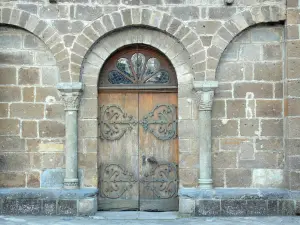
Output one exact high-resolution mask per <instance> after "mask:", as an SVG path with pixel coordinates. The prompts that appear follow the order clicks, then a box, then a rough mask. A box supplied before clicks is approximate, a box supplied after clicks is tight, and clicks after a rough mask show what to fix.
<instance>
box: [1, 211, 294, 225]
mask: <svg viewBox="0 0 300 225" xmlns="http://www.w3.org/2000/svg"><path fill="white" fill-rule="evenodd" d="M0 224H1V225H17V224H18V225H19V224H22V225H48V224H49V225H50V224H51V225H73V224H74V225H76V224H78V225H79V224H80V225H92V224H93V225H97V224H99V225H139V224H142V225H233V224H234V225H256V224H257V225H299V224H300V217H291V216H285V217H190V218H180V217H178V216H177V213H175V212H161V213H157V212H98V213H97V214H96V215H95V216H91V217H59V216H3V215H2V216H0Z"/></svg>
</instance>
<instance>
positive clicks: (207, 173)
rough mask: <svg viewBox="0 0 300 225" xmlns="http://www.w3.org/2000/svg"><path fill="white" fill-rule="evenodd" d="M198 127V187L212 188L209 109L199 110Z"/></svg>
mask: <svg viewBox="0 0 300 225" xmlns="http://www.w3.org/2000/svg"><path fill="white" fill-rule="evenodd" d="M199 127H200V137H199V140H200V149H199V165H200V171H199V172H200V178H199V187H200V188H212V176H211V111H199Z"/></svg>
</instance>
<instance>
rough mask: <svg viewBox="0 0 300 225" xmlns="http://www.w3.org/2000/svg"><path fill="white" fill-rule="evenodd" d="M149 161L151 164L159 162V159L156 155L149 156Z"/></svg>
mask: <svg viewBox="0 0 300 225" xmlns="http://www.w3.org/2000/svg"><path fill="white" fill-rule="evenodd" d="M147 162H149V163H151V164H157V160H156V159H155V157H154V156H151V157H149V158H147Z"/></svg>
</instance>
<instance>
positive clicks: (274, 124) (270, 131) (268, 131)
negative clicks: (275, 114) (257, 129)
mask: <svg viewBox="0 0 300 225" xmlns="http://www.w3.org/2000/svg"><path fill="white" fill-rule="evenodd" d="M282 122H283V121H282V120H273V119H270V120H262V121H261V130H262V131H261V135H262V136H279V137H282V135H283V125H282Z"/></svg>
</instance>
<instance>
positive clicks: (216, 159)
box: [213, 152, 237, 168]
mask: <svg viewBox="0 0 300 225" xmlns="http://www.w3.org/2000/svg"><path fill="white" fill-rule="evenodd" d="M236 157H237V154H236V153H235V152H217V153H214V155H213V167H214V168H236V167H237V165H236Z"/></svg>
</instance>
